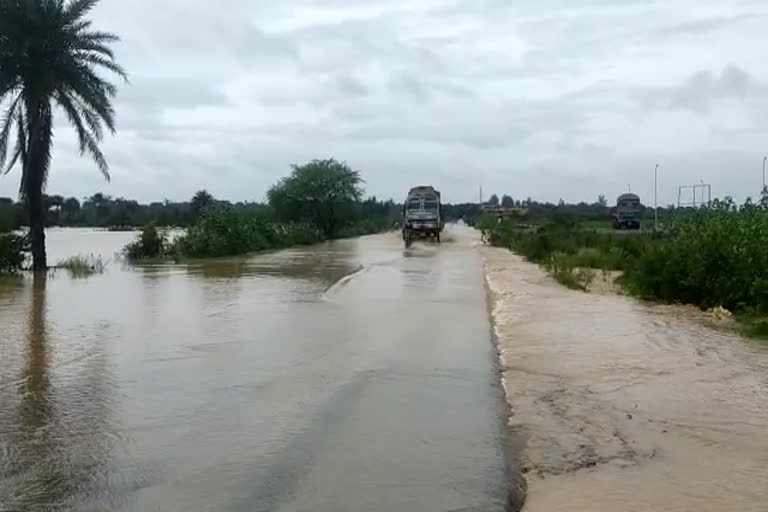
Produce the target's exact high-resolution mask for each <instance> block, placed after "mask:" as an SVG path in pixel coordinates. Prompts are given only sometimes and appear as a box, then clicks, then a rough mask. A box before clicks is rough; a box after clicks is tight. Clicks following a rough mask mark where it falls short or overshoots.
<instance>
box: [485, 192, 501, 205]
mask: <svg viewBox="0 0 768 512" xmlns="http://www.w3.org/2000/svg"><path fill="white" fill-rule="evenodd" d="M487 204H489V205H491V206H499V196H497V195H496V194H493V195H492V196H491V198H490V199H488V203H487Z"/></svg>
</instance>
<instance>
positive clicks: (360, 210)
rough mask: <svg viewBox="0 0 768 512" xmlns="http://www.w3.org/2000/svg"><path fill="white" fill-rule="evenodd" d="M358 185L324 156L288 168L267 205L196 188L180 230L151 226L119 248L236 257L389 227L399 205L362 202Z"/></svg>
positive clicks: (129, 253)
mask: <svg viewBox="0 0 768 512" xmlns="http://www.w3.org/2000/svg"><path fill="white" fill-rule="evenodd" d="M361 184H362V179H361V178H360V175H359V173H358V172H357V171H353V170H352V169H351V168H350V167H349V166H347V164H345V163H343V162H338V161H336V160H334V159H330V160H313V161H311V162H309V163H308V164H306V165H301V166H298V165H294V166H293V170H292V172H291V174H290V175H289V176H288V177H286V178H284V179H282V180H280V181H279V182H278V183H277V184H276V185H275V186H273V187H272V188H271V189H270V191H269V193H268V197H269V204H266V205H254V206H252V207H251V208H238V207H236V206H234V205H232V204H229V203H225V202H220V201H216V200H215V199H214V198H213V197H212V196H210V194H207V193H203V192H199V193H198V194H197V195H196V196H195V198H194V199H193V201H192V203H193V204H196V205H197V206H196V209H197V212H196V219H195V221H194V222H193V223H192V224H191V225H190V226H189V227H188V228H187V229H186V230H185V232H184V233H182V234H180V235H179V236H177V237H176V238H175V239H173V240H172V241H171V240H169V239H168V237H167V236H166V235H164V234H163V233H161V232H160V231H159V230H158V229H157V228H156V227H155V226H154V225H150V226H148V227H146V228H145V229H144V230H143V231H142V233H141V235H140V236H139V237H138V238H137V239H136V240H135V241H133V242H131V243H130V244H128V245H127V246H126V248H125V250H124V253H125V255H126V257H127V258H128V259H129V260H131V261H139V260H146V259H158V258H160V259H166V260H175V261H178V260H179V259H182V258H207V257H222V256H235V255H239V254H246V253H250V252H257V251H264V250H269V249H281V248H285V247H291V246H296V245H309V244H315V243H318V242H322V241H324V240H330V239H335V238H344V237H353V236H361V235H366V234H371V233H377V232H380V231H383V230H386V229H389V228H391V227H392V226H393V225H394V224H395V222H396V221H397V219H398V218H399V215H400V207H399V206H398V205H397V204H395V203H394V202H393V201H387V202H381V201H378V200H376V198H370V199H366V200H362V199H361V198H362V194H363V191H362V187H361Z"/></svg>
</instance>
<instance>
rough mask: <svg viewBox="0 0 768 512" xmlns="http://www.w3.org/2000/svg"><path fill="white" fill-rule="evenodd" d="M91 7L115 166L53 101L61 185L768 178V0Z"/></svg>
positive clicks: (462, 194) (719, 189) (454, 196)
mask: <svg viewBox="0 0 768 512" xmlns="http://www.w3.org/2000/svg"><path fill="white" fill-rule="evenodd" d="M217 4H218V5H220V6H217ZM93 17H94V21H95V22H96V24H97V25H98V26H99V27H100V28H103V29H106V30H110V31H113V32H115V33H117V34H118V35H120V36H121V37H122V42H121V43H119V45H117V47H116V50H117V55H118V59H119V60H120V62H121V63H122V64H123V65H124V66H125V67H126V68H127V70H128V72H129V74H130V78H131V84H130V85H128V86H124V87H122V89H121V92H120V95H119V97H118V99H117V102H116V109H117V114H118V134H117V135H116V136H115V137H113V138H111V139H109V140H108V141H106V142H105V144H104V147H105V152H106V154H107V157H108V159H109V162H110V164H111V168H112V177H113V179H112V182H111V183H109V184H108V183H105V182H104V181H103V179H102V178H101V176H100V174H99V172H98V171H97V169H96V167H95V166H94V165H93V163H92V162H90V161H88V160H85V159H80V158H79V157H78V154H77V151H76V144H75V142H74V138H73V134H72V133H71V132H70V131H69V129H68V128H67V126H66V124H65V122H64V119H63V116H62V115H59V116H58V122H57V124H56V128H57V129H56V141H55V142H56V147H55V154H54V160H53V167H52V171H51V179H50V182H49V192H50V193H57V194H63V195H75V196H77V197H83V196H86V195H90V194H92V193H94V192H97V191H103V192H104V193H106V194H110V195H113V196H125V197H131V198H136V199H139V200H141V201H152V200H162V199H163V198H169V199H172V200H176V199H187V198H189V197H190V196H191V195H192V194H193V193H194V192H195V191H196V190H198V189H201V188H206V189H208V190H209V191H210V192H211V193H213V194H214V195H215V196H216V197H219V198H226V199H232V200H262V199H263V198H264V194H265V192H266V190H267V188H268V187H269V186H270V184H272V183H274V182H275V181H276V180H277V179H279V178H280V177H281V176H283V175H285V174H286V173H288V172H289V166H290V164H292V163H301V162H305V161H307V160H309V159H312V158H326V157H335V158H337V159H340V160H346V161H347V162H348V163H349V164H350V165H351V166H352V167H354V168H356V169H359V170H360V171H361V172H362V174H363V177H364V178H365V180H366V189H367V192H368V193H369V194H375V195H377V196H379V197H395V198H396V199H401V198H402V196H403V195H404V193H405V192H406V190H407V189H408V188H409V187H410V186H412V185H416V184H433V185H435V186H437V187H438V188H440V189H441V190H442V191H443V193H444V196H445V199H446V200H448V201H450V202H460V201H471V200H476V199H477V196H478V186H479V185H481V184H482V185H483V187H484V190H485V191H486V197H487V196H488V195H490V193H492V192H496V193H499V194H501V193H505V192H506V193H509V194H510V195H512V196H513V197H515V198H525V197H527V196H532V197H534V198H537V199H542V200H551V201H557V200H558V199H559V198H561V197H562V198H564V199H565V200H566V201H581V200H585V201H589V202H592V201H594V199H595V198H596V196H597V195H598V194H601V193H602V194H606V195H607V196H609V197H611V198H612V197H615V196H616V195H617V194H619V193H621V192H623V191H626V190H627V187H628V186H630V185H631V188H632V191H633V192H637V193H639V194H640V195H641V196H642V198H643V200H644V202H646V203H649V204H652V203H653V197H652V196H653V168H654V165H655V164H656V163H657V162H658V163H660V164H661V169H660V175H659V176H660V177H659V184H660V196H659V197H660V199H659V201H660V203H663V204H666V203H670V202H675V201H676V200H677V187H678V185H683V184H692V183H697V182H700V181H701V180H704V181H705V182H708V183H711V184H712V192H713V195H715V196H722V195H732V196H734V197H736V198H738V199H743V198H744V197H745V196H747V195H752V196H755V195H757V194H758V193H759V190H760V186H761V180H762V177H761V167H762V161H763V155H764V154H766V153H768V137H766V135H768V129H766V126H768V66H766V64H765V61H766V56H765V52H766V42H768V39H767V38H766V30H767V29H766V27H768V1H766V0H658V1H652V0H516V1H512V0H325V1H319V0H318V1H313V0H283V1H280V2H278V1H273V0H226V1H221V2H211V1H210V0H131V1H126V0H102V2H101V4H100V5H99V6H98V7H97V9H96V10H95V11H94V13H93ZM18 179H19V172H18V170H16V171H14V172H12V173H11V174H9V175H8V176H5V177H0V195H15V193H16V190H17V189H18Z"/></svg>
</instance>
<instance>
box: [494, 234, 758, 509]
mask: <svg viewBox="0 0 768 512" xmlns="http://www.w3.org/2000/svg"><path fill="white" fill-rule="evenodd" d="M482 252H483V254H484V258H485V265H486V271H487V274H488V284H489V287H490V289H491V291H492V295H493V299H492V300H493V313H492V314H493V317H494V319H495V322H494V323H495V330H496V335H497V337H498V341H499V345H500V351H501V354H502V356H501V357H502V369H503V384H504V387H505V390H506V394H507V400H508V402H509V405H510V408H511V410H512V416H511V418H510V421H509V428H510V430H511V431H512V433H513V437H514V438H516V439H518V441H519V452H518V453H519V454H520V456H521V461H520V464H521V466H522V468H523V470H524V471H525V472H527V476H528V501H527V504H526V507H525V511H526V512H539V511H542V512H550V511H569V512H587V511H589V512H591V511H595V510H605V511H620V512H632V511H638V512H639V511H670V512H673V511H674V512H677V511H679V512H684V511H692V510H695V511H699V512H702V511H712V512H716V511H717V512H719V511H726V510H727V511H731V512H764V511H766V510H768V346H766V345H764V344H763V345H761V344H758V343H756V342H750V341H748V340H744V339H742V338H740V337H738V336H736V335H733V334H728V333H724V332H718V331H715V330H713V329H710V328H708V327H705V326H704V325H702V324H701V323H700V322H699V321H698V320H696V319H694V318H691V316H689V315H690V313H686V309H685V308H667V307H659V306H651V305H645V304H642V303H640V302H638V301H635V300H632V299H629V298H624V297H619V296H616V295H597V294H585V293H582V292H576V291H571V290H568V289H566V288H565V287H563V286H561V285H559V284H557V283H555V282H554V281H553V280H552V279H551V278H550V277H548V276H547V275H545V274H544V272H543V271H542V270H540V269H539V267H537V266H536V265H533V264H530V263H526V262H524V261H522V259H521V258H520V257H518V256H516V255H514V254H512V253H510V252H509V251H506V250H503V249H492V248H484V249H483V250H482Z"/></svg>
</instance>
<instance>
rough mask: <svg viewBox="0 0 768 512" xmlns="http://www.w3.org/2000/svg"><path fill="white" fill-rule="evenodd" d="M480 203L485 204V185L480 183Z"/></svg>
mask: <svg viewBox="0 0 768 512" xmlns="http://www.w3.org/2000/svg"><path fill="white" fill-rule="evenodd" d="M480 204H483V186H482V185H480Z"/></svg>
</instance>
